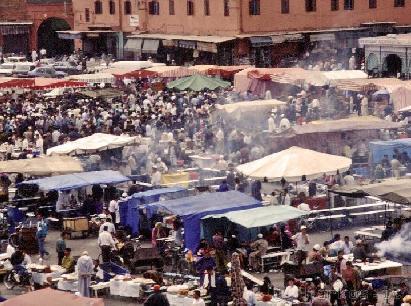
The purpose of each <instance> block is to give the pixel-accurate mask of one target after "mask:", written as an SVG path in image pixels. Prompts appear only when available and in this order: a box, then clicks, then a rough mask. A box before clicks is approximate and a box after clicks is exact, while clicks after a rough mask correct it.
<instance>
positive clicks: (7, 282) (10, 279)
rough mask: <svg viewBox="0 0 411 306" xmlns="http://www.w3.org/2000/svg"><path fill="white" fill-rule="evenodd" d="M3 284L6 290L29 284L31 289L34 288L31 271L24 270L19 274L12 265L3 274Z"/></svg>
mask: <svg viewBox="0 0 411 306" xmlns="http://www.w3.org/2000/svg"><path fill="white" fill-rule="evenodd" d="M10 265H11V264H10ZM3 284H4V286H5V287H6V288H7V289H8V290H13V288H14V287H28V286H30V288H31V289H33V288H34V281H33V278H32V275H31V273H30V272H29V271H27V270H26V271H24V272H23V273H20V274H19V272H18V271H17V270H16V269H15V268H13V267H12V268H11V269H9V270H8V271H7V273H6V275H5V276H4V278H3Z"/></svg>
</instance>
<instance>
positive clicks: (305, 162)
mask: <svg viewBox="0 0 411 306" xmlns="http://www.w3.org/2000/svg"><path fill="white" fill-rule="evenodd" d="M351 163H352V161H351V159H349V158H346V157H342V156H336V155H330V154H325V153H320V152H316V151H312V150H308V149H303V148H300V147H291V148H289V149H287V150H284V151H281V152H278V153H274V154H271V155H268V156H265V157H263V158H261V159H258V160H255V161H252V162H249V163H246V164H242V165H240V166H238V167H237V170H238V171H240V172H242V173H243V174H245V175H247V176H249V177H251V178H253V179H260V180H262V179H264V178H265V177H266V178H267V179H268V181H269V182H276V181H280V180H281V178H284V179H286V180H288V181H294V182H296V181H300V180H301V177H302V176H303V175H305V176H306V178H307V179H314V178H318V177H321V176H322V175H323V174H324V173H325V174H335V173H336V172H337V170H339V171H340V172H341V171H346V170H348V168H349V167H350V166H351Z"/></svg>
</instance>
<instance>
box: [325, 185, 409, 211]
mask: <svg viewBox="0 0 411 306" xmlns="http://www.w3.org/2000/svg"><path fill="white" fill-rule="evenodd" d="M332 192H334V193H337V194H341V195H346V196H353V197H364V196H367V195H370V196H374V197H378V198H380V199H382V200H385V201H390V202H393V203H398V204H405V205H409V204H411V180H410V179H402V180H394V179H390V180H386V181H383V182H381V183H375V184H369V185H362V186H345V187H343V188H339V189H335V190H333V191H332Z"/></svg>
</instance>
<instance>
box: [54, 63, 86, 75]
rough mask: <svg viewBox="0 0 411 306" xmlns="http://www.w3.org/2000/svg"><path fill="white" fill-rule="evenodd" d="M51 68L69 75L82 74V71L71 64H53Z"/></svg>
mask: <svg viewBox="0 0 411 306" xmlns="http://www.w3.org/2000/svg"><path fill="white" fill-rule="evenodd" d="M53 68H54V69H56V71H63V72H65V73H67V74H70V75H73V74H80V73H81V72H82V71H81V70H82V69H81V68H79V67H78V66H77V65H76V64H75V63H72V62H55V63H54V64H53Z"/></svg>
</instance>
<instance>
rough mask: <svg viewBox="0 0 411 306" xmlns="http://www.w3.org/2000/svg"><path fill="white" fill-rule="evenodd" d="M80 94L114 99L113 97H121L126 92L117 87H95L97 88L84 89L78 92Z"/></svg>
mask: <svg viewBox="0 0 411 306" xmlns="http://www.w3.org/2000/svg"><path fill="white" fill-rule="evenodd" d="M78 94H79V95H81V96H84V97H89V98H94V99H96V98H102V99H112V98H117V97H121V96H122V95H124V92H123V91H121V90H119V89H115V88H103V89H97V90H96V89H95V90H90V89H86V90H82V91H79V92H78Z"/></svg>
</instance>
